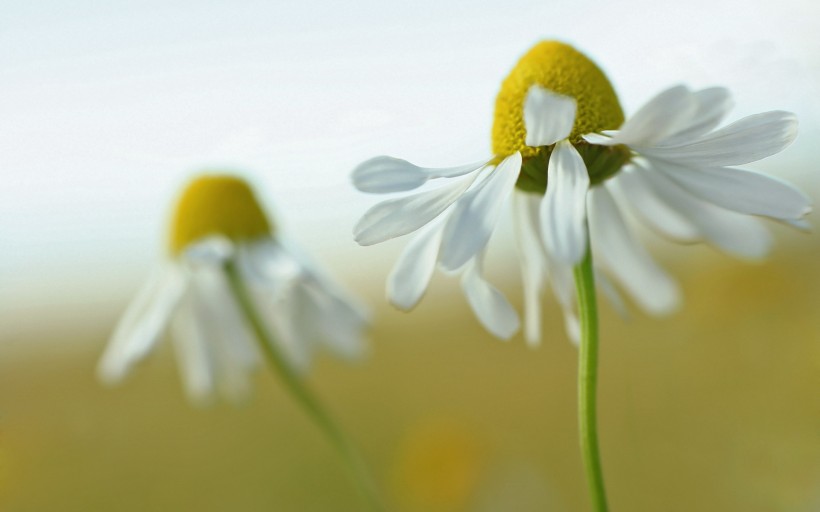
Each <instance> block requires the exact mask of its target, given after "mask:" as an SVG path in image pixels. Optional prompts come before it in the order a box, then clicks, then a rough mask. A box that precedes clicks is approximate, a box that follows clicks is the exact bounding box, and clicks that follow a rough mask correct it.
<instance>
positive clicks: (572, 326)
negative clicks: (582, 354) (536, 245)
mask: <svg viewBox="0 0 820 512" xmlns="http://www.w3.org/2000/svg"><path fill="white" fill-rule="evenodd" d="M546 261H547V267H548V268H549V274H550V284H551V285H552V292H553V293H554V294H555V297H556V298H557V299H558V303H559V304H560V305H561V312H562V313H563V315H564V329H565V330H566V333H567V336H568V337H569V339H570V341H572V342H573V343H574V344H576V345H577V344H578V343H579V342H580V341H581V323H580V321H579V320H578V313H577V309H576V308H577V306H578V304H577V301H576V291H575V278H574V276H573V272H572V266H571V265H567V264H565V263H561V262H559V261H556V260H554V259H553V258H551V257H550V256H549V254H546Z"/></svg>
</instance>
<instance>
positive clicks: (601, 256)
mask: <svg viewBox="0 0 820 512" xmlns="http://www.w3.org/2000/svg"><path fill="white" fill-rule="evenodd" d="M730 105H731V102H730V99H729V93H728V91H726V90H725V89H722V88H711V89H704V90H700V91H691V90H690V89H688V88H686V87H684V86H677V87H673V88H671V89H668V90H667V91H664V92H662V93H661V94H660V95H658V96H657V97H656V98H654V99H652V100H651V101H650V102H649V103H648V104H647V105H646V106H644V107H643V108H641V109H640V110H638V111H637V112H636V113H635V114H634V115H633V116H632V117H630V118H629V119H627V120H626V121H624V115H623V112H622V110H621V106H620V103H619V102H618V98H617V96H616V95H615V92H614V89H613V87H612V85H611V84H610V83H609V80H608V79H607V78H606V76H605V75H604V74H603V72H602V71H601V70H600V69H599V68H598V67H597V66H596V65H595V64H594V63H593V62H592V61H591V60H589V59H588V58H587V57H585V56H584V55H583V54H581V53H580V52H578V51H577V50H575V49H574V48H572V47H571V46H569V45H566V44H564V43H559V42H554V41H547V42H542V43H539V44H538V45H536V46H535V47H534V48H533V49H532V50H530V51H529V52H528V53H527V54H526V55H525V56H524V57H523V58H522V59H521V60H520V61H519V63H518V64H517V65H516V66H515V68H514V69H513V71H512V72H511V73H510V75H509V76H508V77H507V78H506V79H505V80H504V82H503V83H502V86H501V91H500V92H499V94H498V98H497V100H496V110H495V120H494V123H493V131H492V142H493V152H494V155H493V156H491V157H490V158H488V160H487V161H486V162H484V163H478V164H471V165H465V166H459V167H453V168H444V169H441V168H422V167H418V166H415V165H413V164H411V163H409V162H406V161H404V160H399V159H395V158H390V157H377V158H374V159H371V160H368V161H367V162H364V163H363V164H361V165H360V166H359V167H357V168H356V169H355V170H354V171H353V183H354V185H355V186H356V187H357V188H358V189H359V190H362V191H364V192H370V193H392V192H405V191H409V190H412V189H415V188H418V187H420V186H422V185H424V184H425V183H427V182H431V181H434V182H439V183H442V185H441V186H439V187H438V188H434V189H432V190H427V191H422V192H417V193H413V194H410V195H407V196H404V197H399V198H394V199H389V200H387V201H384V202H382V203H379V204H377V205H375V206H374V207H373V208H371V209H370V210H369V211H368V212H367V213H365V215H364V216H363V217H362V219H361V220H360V221H359V223H358V224H357V225H356V227H355V229H354V235H355V237H356V240H357V241H358V242H359V243H360V244H362V245H370V244H374V243H379V242H382V241H384V240H387V239H390V238H393V237H397V236H402V235H405V234H408V233H411V232H414V231H417V230H418V231H420V232H419V234H418V235H417V236H416V237H415V238H414V239H413V240H412V241H411V242H410V243H409V244H408V245H407V248H406V249H405V251H404V253H403V254H402V255H401V256H400V257H399V261H398V262H397V263H396V266H395V268H394V269H393V272H392V273H391V275H390V277H389V278H388V284H387V295H388V298H389V300H390V301H391V302H392V303H393V304H394V305H396V306H398V307H399V308H402V309H410V308H412V307H413V306H414V305H415V304H416V303H417V302H418V301H419V299H420V298H421V296H422V295H423V293H424V290H425V289H426V287H427V284H428V282H429V280H430V278H431V276H432V273H433V270H434V268H435V267H436V266H438V267H439V268H441V269H442V270H445V271H449V272H461V275H462V278H461V282H462V288H463V290H464V293H465V294H466V296H467V299H468V301H469V303H470V305H471V306H472V309H473V311H474V312H475V313H476V315H477V316H478V318H479V320H480V321H481V322H482V324H483V325H484V326H485V327H486V328H487V329H488V330H489V331H490V332H491V333H493V334H494V335H496V336H498V337H501V338H509V337H510V336H512V335H513V334H514V333H515V332H516V331H517V330H518V327H519V321H518V315H517V313H516V312H515V310H514V309H513V308H512V306H511V305H510V304H509V303H508V302H507V300H506V298H505V297H504V295H503V294H502V293H501V292H500V291H499V290H497V289H496V288H495V287H493V286H492V285H491V284H490V283H488V282H487V281H486V280H485V279H484V278H483V276H482V267H483V255H484V252H485V250H486V246H487V243H488V241H489V239H490V236H491V234H492V232H493V230H494V228H495V225H496V222H497V219H498V217H499V215H500V213H501V210H502V209H503V207H504V205H505V203H506V202H507V201H508V199H509V198H510V197H511V196H512V197H513V200H514V203H515V204H514V206H515V208H514V214H515V220H516V234H517V240H518V250H519V254H520V257H521V268H522V277H523V286H524V298H525V309H526V313H527V322H526V336H527V339H528V340H529V341H530V342H532V343H535V342H537V341H538V340H539V338H540V296H541V294H542V291H543V289H544V287H545V284H546V283H547V282H549V283H550V284H551V286H552V289H553V291H554V293H555V295H556V297H557V298H558V300H559V302H560V303H561V305H562V307H563V310H564V314H565V318H566V327H567V332H568V334H569V335H570V337H571V338H572V339H576V340H577V337H578V320H577V314H576V309H575V308H576V306H575V299H576V297H575V289H574V285H573V276H572V269H573V267H574V266H575V265H577V264H578V263H579V262H580V261H581V260H582V259H583V257H584V255H585V254H586V252H587V251H588V250H589V247H588V245H589V243H591V244H592V245H593V246H594V247H596V250H595V255H596V257H595V267H596V268H595V272H596V277H597V278H598V279H597V280H596V281H597V282H598V283H599V284H600V287H601V289H602V291H603V292H604V293H605V294H606V295H607V296H609V297H610V298H611V299H612V300H613V301H615V303H616V305H618V307H619V308H622V307H623V306H622V300H621V299H620V296H619V293H618V289H619V288H620V289H622V290H624V291H626V292H627V293H628V294H629V295H630V296H631V297H632V298H633V299H634V301H635V302H636V303H637V304H638V305H639V306H640V307H641V308H643V309H644V310H646V311H649V312H651V313H657V314H660V313H666V312H669V311H671V310H673V309H674V308H675V307H676V306H677V304H678V303H679V291H678V288H677V285H676V284H675V282H674V281H673V280H672V279H671V278H669V277H668V276H667V275H666V273H665V272H664V271H663V270H662V269H661V268H660V267H659V266H657V265H656V264H655V263H654V261H653V260H652V258H651V257H650V256H649V254H648V253H647V252H646V250H644V249H643V247H642V246H641V245H640V243H639V242H638V241H637V239H636V238H635V237H634V236H633V235H632V233H631V230H630V228H629V226H628V225H627V223H626V222H625V219H624V216H623V214H622V212H621V210H622V208H623V207H624V205H626V206H627V207H628V208H630V209H633V210H635V211H636V213H637V214H638V216H639V217H642V218H643V219H644V220H645V221H646V222H647V223H649V224H650V225H652V226H654V227H656V228H658V229H659V230H660V231H661V232H662V233H664V234H667V235H669V236H671V237H672V238H674V239H679V240H683V241H687V242H691V241H700V240H702V241H707V242H710V243H712V244H714V245H716V246H718V247H720V248H722V249H724V250H726V251H727V252H730V253H732V254H736V255H740V256H747V257H758V256H761V255H762V254H764V253H765V251H766V250H767V249H768V247H769V238H768V235H767V233H766V231H765V230H764V229H763V228H762V226H760V224H759V220H758V219H757V218H755V217H750V216H749V215H754V216H766V217H770V218H774V219H776V220H781V221H784V222H787V223H789V224H792V225H795V226H797V227H803V226H804V225H805V221H804V220H802V217H803V216H804V215H806V214H807V213H808V212H809V210H810V204H809V201H808V199H807V198H806V197H805V196H804V195H803V194H802V193H800V192H799V191H798V190H796V189H795V188H793V187H792V186H791V185H788V184H786V183H784V182H782V181H779V180H776V179H774V178H770V177H767V176H765V175H762V174H758V173H754V172H751V171H745V170H740V169H736V168H734V167H732V166H735V165H742V164H746V163H749V162H754V161H756V160H760V159H762V158H765V157H767V156H770V155H773V154H775V153H777V152H779V151H781V150H783V149H784V148H785V147H786V146H788V145H789V144H790V143H791V141H792V140H794V137H795V136H796V134H797V121H796V118H795V116H794V115H793V114H790V113H787V112H778V111H775V112H767V113H763V114H758V115H756V116H750V117H747V118H745V119H742V120H740V121H737V122H735V123H733V124H731V125H728V126H726V127H724V128H721V129H717V130H715V128H717V127H718V125H719V124H720V123H721V122H722V120H723V118H724V117H725V115H726V114H727V113H728V110H729V107H730ZM516 188H517V189H518V190H515V189H516ZM590 240H591V242H589V241H590ZM615 285H617V286H615Z"/></svg>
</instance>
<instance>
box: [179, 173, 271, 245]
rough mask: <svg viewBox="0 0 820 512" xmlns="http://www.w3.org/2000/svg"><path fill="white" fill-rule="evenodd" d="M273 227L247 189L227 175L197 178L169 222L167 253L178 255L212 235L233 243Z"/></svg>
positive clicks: (240, 182) (245, 185) (183, 195)
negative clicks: (169, 231) (169, 233)
mask: <svg viewBox="0 0 820 512" xmlns="http://www.w3.org/2000/svg"><path fill="white" fill-rule="evenodd" d="M271 230H272V226H271V224H270V222H269V221H268V218H267V217H266V216H265V213H264V212H263V211H262V207H261V206H260V205H259V202H258V201H257V200H256V197H255V196H254V194H253V190H251V188H250V186H249V185H248V184H247V183H246V182H245V181H244V180H242V179H240V178H236V177H234V176H227V175H206V176H200V177H198V178H196V179H195V180H194V181H192V182H191V183H190V184H189V185H188V187H187V188H186V189H185V190H184V191H183V193H182V197H180V199H179V202H178V203H177V206H176V210H175V211H174V216H173V220H172V222H171V237H170V241H169V242H170V249H171V253H172V254H174V255H177V254H179V253H181V252H182V251H184V250H185V248H186V247H188V246H189V245H191V244H193V243H195V242H197V241H199V240H201V239H203V238H205V237H208V236H213V235H222V236H224V237H227V238H229V239H231V240H233V241H242V240H252V239H255V238H259V237H263V236H266V235H269V234H270V233H271Z"/></svg>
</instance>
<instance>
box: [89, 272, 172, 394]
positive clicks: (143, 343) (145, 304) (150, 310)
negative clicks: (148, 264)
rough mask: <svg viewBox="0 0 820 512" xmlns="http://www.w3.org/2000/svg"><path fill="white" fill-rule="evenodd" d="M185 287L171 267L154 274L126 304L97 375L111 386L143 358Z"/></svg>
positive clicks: (158, 334) (161, 332) (150, 348)
mask: <svg viewBox="0 0 820 512" xmlns="http://www.w3.org/2000/svg"><path fill="white" fill-rule="evenodd" d="M186 287H187V278H186V276H185V274H184V272H182V270H181V269H180V268H179V267H178V266H177V265H175V264H168V265H167V266H165V267H163V268H162V269H160V270H159V271H157V272H156V273H155V274H154V275H153V276H152V277H151V278H150V279H149V280H148V282H147V283H146V284H145V286H144V287H143V288H142V290H140V292H139V293H138V294H137V297H136V298H135V299H134V301H133V302H132V303H131V304H129V306H128V308H127V309H126V311H125V314H124V315H123V316H122V319H121V320H120V322H119V323H118V324H117V327H116V329H115V330H114V334H113V335H112V336H111V341H110V342H109V344H108V346H107V347H106V349H105V352H104V353H103V356H102V358H101V359H100V363H99V366H98V367H97V374H98V376H99V378H100V380H102V381H103V382H105V383H107V384H115V383H117V382H119V381H120V380H122V379H123V378H124V377H125V375H126V374H127V373H128V371H129V370H130V369H131V367H132V366H133V365H134V364H136V363H138V362H139V361H141V360H142V359H143V358H144V357H145V356H147V355H148V354H149V353H150V352H151V350H152V349H153V347H154V346H155V345H156V343H157V341H159V339H160V338H161V337H162V334H163V333H164V332H165V330H166V328H167V326H168V323H169V321H170V319H171V317H172V315H173V314H174V312H175V311H176V309H177V306H178V305H179V302H180V300H182V296H183V294H184V292H185V289H186Z"/></svg>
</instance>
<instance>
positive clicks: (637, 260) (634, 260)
mask: <svg viewBox="0 0 820 512" xmlns="http://www.w3.org/2000/svg"><path fill="white" fill-rule="evenodd" d="M589 223H590V230H591V232H592V239H593V240H594V242H595V245H596V247H595V255H596V258H597V260H598V261H599V262H600V263H601V265H602V266H603V267H604V268H606V269H607V270H608V272H609V273H610V274H611V275H612V276H613V278H615V280H617V281H618V283H619V284H620V285H621V286H622V287H623V288H624V289H625V290H626V291H627V292H629V294H630V295H631V296H632V297H633V298H634V299H635V301H636V302H637V303H638V304H639V305H640V306H641V308H643V309H644V310H645V311H648V312H650V313H653V314H664V313H668V312H670V311H672V310H674V309H675V308H676V307H677V306H678V304H679V303H680V291H679V290H678V286H677V284H676V283H675V282H674V281H673V280H672V279H671V278H670V277H669V276H668V275H667V274H666V272H664V271H663V270H662V269H661V268H660V267H659V266H657V265H656V264H655V262H654V261H653V260H652V258H651V257H650V256H649V253H648V252H646V250H645V249H644V248H643V246H642V245H641V244H640V242H638V240H636V239H635V238H634V237H633V236H632V233H631V232H630V231H629V229H628V228H627V226H626V224H625V223H624V220H623V218H622V217H621V212H620V211H619V210H618V207H617V205H616V204H615V201H614V200H613V199H612V196H611V195H610V193H609V191H608V190H607V189H606V187H601V186H599V187H593V188H592V190H591V191H590V208H589Z"/></svg>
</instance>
